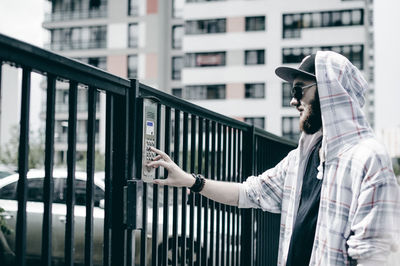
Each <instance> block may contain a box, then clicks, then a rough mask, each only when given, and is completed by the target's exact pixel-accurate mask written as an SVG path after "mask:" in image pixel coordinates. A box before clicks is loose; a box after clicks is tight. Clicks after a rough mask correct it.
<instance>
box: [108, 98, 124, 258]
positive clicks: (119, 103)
mask: <svg viewBox="0 0 400 266" xmlns="http://www.w3.org/2000/svg"><path fill="white" fill-rule="evenodd" d="M125 97H126V95H114V103H113V107H114V108H113V109H114V111H113V115H114V116H113V122H114V123H113V141H112V144H113V157H112V175H111V176H112V178H111V179H112V200H111V203H112V205H111V208H112V218H111V219H112V232H111V265H125V263H126V240H127V238H126V231H125V228H124V216H123V214H124V199H123V191H124V186H125V184H126V181H125V177H126V174H127V173H126V169H127V167H126V165H127V154H126V146H127V145H126V143H125V140H126V134H127V132H126V131H127V130H126V128H127V125H126V114H127V111H126V99H125Z"/></svg>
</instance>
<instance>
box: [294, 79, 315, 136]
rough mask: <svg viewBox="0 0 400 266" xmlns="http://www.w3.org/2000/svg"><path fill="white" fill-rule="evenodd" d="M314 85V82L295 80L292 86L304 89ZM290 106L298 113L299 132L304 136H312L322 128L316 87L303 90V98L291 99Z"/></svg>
mask: <svg viewBox="0 0 400 266" xmlns="http://www.w3.org/2000/svg"><path fill="white" fill-rule="evenodd" d="M313 83H315V80H309V79H303V78H301V77H298V78H296V79H295V80H294V81H293V86H300V87H306V86H307V85H311V84H313ZM290 105H292V106H294V107H296V109H297V110H298V111H299V112H300V130H301V131H304V132H305V133H306V134H314V133H315V132H317V131H318V130H319V129H320V128H321V127H322V119H321V108H320V104H319V97H318V91H317V85H313V86H311V87H308V88H306V89H304V93H303V96H302V97H301V99H300V100H298V99H296V98H294V97H293V98H292V100H291V101H290Z"/></svg>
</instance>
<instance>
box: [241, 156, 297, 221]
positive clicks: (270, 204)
mask: <svg viewBox="0 0 400 266" xmlns="http://www.w3.org/2000/svg"><path fill="white" fill-rule="evenodd" d="M293 154H294V151H292V152H290V153H289V154H288V155H287V156H286V157H285V158H284V159H283V160H282V161H280V162H279V163H278V164H277V165H276V166H275V167H274V168H271V169H269V170H267V171H265V172H264V173H262V174H261V175H259V176H250V177H248V178H247V179H246V181H245V182H243V184H242V186H240V188H239V208H261V209H262V210H263V211H269V212H272V213H280V212H281V205H282V196H283V187H284V181H285V177H286V175H287V172H288V163H289V161H290V159H291V158H292V157H293Z"/></svg>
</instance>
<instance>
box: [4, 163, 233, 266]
mask: <svg viewBox="0 0 400 266" xmlns="http://www.w3.org/2000/svg"><path fill="white" fill-rule="evenodd" d="M18 179H19V175H18V174H12V175H10V176H7V177H4V178H3V179H0V207H2V208H4V209H5V212H3V213H0V215H1V216H2V217H3V218H4V219H5V220H6V222H7V225H8V226H9V228H10V229H11V232H12V233H11V234H9V235H5V238H6V240H7V243H8V245H9V249H10V250H12V251H15V226H16V216H17V210H18V202H17V183H18ZM27 180H28V193H27V194H28V198H27V208H26V210H27V238H26V239H27V247H26V254H27V259H28V260H29V263H28V265H32V264H37V263H38V262H40V256H41V245H42V243H41V239H42V218H43V181H44V171H43V170H30V171H29V172H28V174H27ZM53 180H54V191H53V205H52V209H53V217H52V256H53V263H54V265H58V264H60V265H63V263H64V243H65V239H64V238H65V237H64V236H65V224H66V191H67V184H66V181H67V171H66V170H65V169H62V170H54V171H53ZM94 185H95V190H94V209H93V226H94V229H93V234H94V235H93V265H103V262H102V260H103V220H104V209H103V208H104V189H105V188H104V173H96V174H95V177H94ZM160 193H161V194H162V193H163V191H162V190H160ZM149 195H152V192H150V191H149ZM160 198H162V195H160ZM149 204H150V203H149ZM85 206H86V173H85V172H76V173H75V209H74V213H75V231H74V236H75V242H74V247H75V256H74V259H75V265H84V252H85V216H86V207H85ZM187 208H189V206H187ZM179 209H181V205H180V204H179ZM147 211H148V220H147V228H148V234H147V236H146V237H147V251H148V254H147V255H148V257H147V258H146V260H147V264H148V265H151V260H152V258H153V256H152V254H151V250H152V247H151V245H152V241H151V238H152V232H151V230H152V223H153V219H152V214H153V209H152V208H151V206H148V208H147ZM172 212H173V211H172V205H169V213H170V215H169V230H168V231H169V234H171V233H172V223H173V220H172ZM187 213H189V209H187ZM195 213H197V206H195ZM202 213H203V214H202V215H203V217H204V209H203V211H202ZM178 217H179V221H178V224H181V223H182V220H181V219H180V216H178ZM208 217H209V219H210V215H209V216H208ZM209 222H210V221H209ZM186 225H187V226H186V227H187V228H189V219H186ZM162 229H163V208H162V207H160V208H159V210H158V232H157V234H158V236H157V239H158V244H159V247H160V248H161V247H162ZM186 233H187V235H186V239H188V238H189V235H188V234H189V232H188V229H187V232H186ZM214 233H215V232H214ZM171 237H172V236H171V235H170V236H169V242H170V241H171ZM195 237H196V235H195ZM135 239H136V243H135V246H136V249H135V251H136V252H135V258H136V260H135V264H136V265H138V264H139V258H140V256H139V252H140V248H141V247H140V245H141V243H140V232H137V233H136V234H135ZM179 241H182V236H179ZM194 245H195V246H197V245H198V242H197V240H196V239H195V244H194ZM202 246H203V245H202ZM187 248H189V247H187ZM231 250H232V249H231ZM160 251H161V250H160ZM186 252H188V250H187V251H186ZM168 254H169V256H171V255H172V253H171V250H169V252H168ZM160 255H161V254H159V258H160ZM187 255H189V254H188V253H187ZM194 260H196V258H194ZM169 264H171V260H170V259H169ZM0 265H2V266H3V265H5V264H4V262H2V261H1V256H0ZM37 265H39V264H37Z"/></svg>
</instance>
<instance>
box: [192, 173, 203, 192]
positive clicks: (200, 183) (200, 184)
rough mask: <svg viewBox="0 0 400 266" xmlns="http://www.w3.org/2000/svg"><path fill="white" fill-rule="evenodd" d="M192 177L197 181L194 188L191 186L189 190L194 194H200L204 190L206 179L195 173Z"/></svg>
mask: <svg viewBox="0 0 400 266" xmlns="http://www.w3.org/2000/svg"><path fill="white" fill-rule="evenodd" d="M192 176H193V177H194V178H195V181H194V184H193V186H191V187H190V188H189V189H190V190H191V191H193V192H196V193H199V192H200V191H202V190H203V188H204V184H205V183H206V179H205V178H204V177H203V176H202V175H200V174H194V173H193V174H192Z"/></svg>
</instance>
